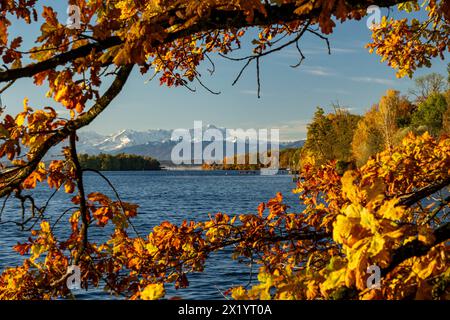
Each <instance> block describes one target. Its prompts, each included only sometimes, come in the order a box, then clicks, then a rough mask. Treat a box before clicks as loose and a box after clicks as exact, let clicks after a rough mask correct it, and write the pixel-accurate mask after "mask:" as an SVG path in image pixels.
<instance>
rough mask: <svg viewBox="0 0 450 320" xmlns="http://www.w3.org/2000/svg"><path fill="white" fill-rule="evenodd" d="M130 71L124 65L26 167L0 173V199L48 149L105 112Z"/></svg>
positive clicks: (31, 169) (30, 169)
mask: <svg viewBox="0 0 450 320" xmlns="http://www.w3.org/2000/svg"><path fill="white" fill-rule="evenodd" d="M132 69H133V65H125V66H123V67H121V68H120V70H119V72H118V74H117V77H116V79H115V80H114V81H113V83H112V84H111V86H110V87H109V88H108V90H107V91H106V92H105V94H104V95H103V96H102V97H101V98H100V99H98V100H97V102H96V104H94V105H93V106H92V107H91V108H90V109H89V111H87V112H86V113H84V114H82V115H80V116H79V117H78V118H77V119H75V120H71V121H69V122H68V123H67V124H66V126H64V127H63V128H61V129H59V130H57V131H56V132H55V133H54V134H52V135H51V136H50V137H49V138H48V139H47V140H46V141H45V142H43V143H42V144H41V145H40V146H39V147H38V148H37V150H35V151H34V152H33V153H32V154H31V159H30V161H29V162H28V163H27V165H25V166H22V167H18V168H14V169H12V170H9V171H6V172H3V173H1V174H0V197H3V196H5V195H7V194H9V193H11V192H12V191H13V190H14V189H16V188H18V187H19V186H20V184H21V183H22V182H23V181H24V180H25V179H26V178H27V177H28V176H29V175H30V174H31V173H32V172H33V171H34V170H35V169H36V167H37V165H38V164H39V162H40V161H41V160H42V158H43V157H44V156H45V154H46V153H47V151H48V150H49V149H50V148H52V147H53V146H55V145H57V144H58V143H60V142H61V141H63V140H64V139H66V138H67V137H68V136H69V135H70V134H71V133H72V132H75V131H76V130H78V129H80V128H82V127H84V126H87V125H88V124H90V123H91V122H92V121H93V120H94V119H95V118H96V117H97V116H98V115H99V114H100V113H101V112H102V111H103V110H105V109H106V108H107V107H108V105H109V104H110V103H111V101H112V100H113V99H114V98H115V97H116V96H117V95H118V94H119V93H120V91H121V90H122V88H123V86H124V85H125V83H126V81H127V79H128V76H129V75H130V73H131V71H132Z"/></svg>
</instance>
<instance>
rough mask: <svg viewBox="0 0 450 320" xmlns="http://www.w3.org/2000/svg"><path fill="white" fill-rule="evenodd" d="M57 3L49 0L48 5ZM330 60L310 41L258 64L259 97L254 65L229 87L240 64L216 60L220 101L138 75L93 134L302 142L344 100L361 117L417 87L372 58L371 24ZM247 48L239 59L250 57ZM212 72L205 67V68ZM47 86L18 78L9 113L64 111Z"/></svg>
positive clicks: (343, 33) (438, 65) (442, 65)
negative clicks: (257, 134)
mask: <svg viewBox="0 0 450 320" xmlns="http://www.w3.org/2000/svg"><path fill="white" fill-rule="evenodd" d="M52 3H56V1H48V2H46V5H51V4H52ZM64 3H65V2H64V1H58V4H57V5H56V8H57V9H58V11H59V13H60V14H59V16H58V17H59V19H60V21H62V22H64V21H65V20H66V18H67V15H66V14H65V5H64ZM10 31H12V33H14V34H24V33H25V34H26V37H25V45H28V46H29V45H31V41H32V39H34V38H35V35H36V33H37V31H36V30H33V27H30V26H27V25H24V24H22V23H15V24H13V26H12V28H11V29H10ZM329 39H330V42H331V46H332V55H328V52H327V49H326V44H325V43H324V41H323V40H321V39H319V38H317V37H315V36H312V35H305V37H304V38H303V39H302V40H301V48H302V50H303V52H304V54H305V56H306V60H305V61H304V64H303V65H302V66H301V67H299V68H296V69H293V68H291V67H290V65H293V64H296V63H297V62H298V54H297V53H296V50H295V48H287V49H285V50H284V51H282V52H280V53H277V54H273V55H270V56H268V57H266V58H264V59H263V60H261V89H262V96H261V98H260V99H258V98H257V95H256V89H257V85H256V70H255V65H254V64H253V65H252V66H250V67H249V68H248V69H247V71H246V72H245V73H244V75H243V77H242V78H241V80H240V81H239V82H238V83H237V84H236V85H235V86H232V85H231V84H232V82H233V80H234V78H235V77H236V75H237V73H238V72H239V70H240V68H241V67H242V63H239V62H231V61H228V60H225V59H223V58H220V57H215V58H214V61H215V64H216V72H215V74H214V75H213V76H209V74H208V72H206V71H205V72H203V73H202V74H203V77H202V81H203V82H204V83H205V84H207V85H208V86H209V87H210V88H211V89H213V90H216V91H221V94H220V95H218V96H216V95H212V94H211V93H209V92H207V91H206V90H204V89H203V88H201V87H200V85H198V84H194V85H192V86H193V87H196V88H197V92H195V93H192V92H190V91H188V90H187V89H186V88H183V87H179V88H167V87H161V86H159V81H158V79H154V80H153V81H152V82H148V81H147V80H148V79H149V77H150V76H151V74H148V75H144V76H142V75H141V74H140V73H139V72H138V71H137V70H135V72H134V73H133V74H132V76H131V78H130V79H129V81H128V83H127V84H126V86H125V88H124V90H123V91H122V93H121V94H120V96H119V97H118V98H116V100H115V101H114V102H113V103H112V104H111V105H110V107H109V108H108V109H107V110H106V111H105V112H104V113H103V114H102V115H101V116H100V117H99V118H98V119H96V120H95V121H94V122H93V123H92V124H91V126H90V127H89V130H94V131H97V132H99V133H102V134H109V133H113V132H116V131H118V130H121V129H134V130H146V129H156V128H163V129H174V128H191V127H193V124H194V121H195V120H201V121H203V123H204V124H207V123H210V124H215V125H217V126H222V127H227V128H244V129H247V128H279V129H280V137H281V138H282V139H283V140H297V139H302V138H304V137H305V136H306V124H307V123H308V122H309V121H310V119H311V117H312V115H313V114H314V111H315V109H316V107H317V106H322V107H324V108H325V109H326V110H329V111H331V110H332V108H331V104H332V103H335V102H339V104H340V105H341V106H344V107H347V108H349V109H350V110H351V111H352V112H354V113H358V114H361V113H364V112H365V111H366V110H368V109H369V108H370V107H371V106H372V105H373V104H374V103H376V102H377V101H378V100H379V98H380V97H381V96H382V95H383V94H384V92H385V91H386V90H387V89H389V88H394V89H397V90H400V91H402V92H403V93H407V90H408V89H409V88H411V87H412V85H413V81H412V80H411V79H397V78H396V76H395V71H394V70H393V69H391V68H389V67H388V66H387V65H386V64H382V63H380V57H379V56H376V55H371V54H369V53H368V51H367V49H365V48H364V45H365V44H366V43H367V42H369V41H370V30H369V29H367V27H366V21H365V20H362V21H359V22H346V23H344V24H342V25H341V24H339V25H338V26H337V28H336V29H335V31H334V33H333V34H332V35H330V37H329ZM248 49H249V48H248V47H246V48H244V49H243V50H241V51H240V52H236V53H235V54H234V56H236V57H238V56H244V55H246V54H248V53H249V50H248ZM447 62H448V59H447V61H441V60H440V59H436V60H435V61H434V63H433V66H432V68H431V69H422V70H419V71H418V72H416V74H415V76H420V75H423V74H427V73H430V72H440V73H442V74H445V73H446V63H447ZM206 67H209V65H208V62H205V63H204V66H203V67H202V69H203V70H204V69H205V68H206ZM46 91H47V89H46V87H45V86H44V87H41V88H36V87H34V86H33V84H32V80H31V79H21V80H19V81H17V82H16V84H15V85H14V86H13V87H12V88H10V89H9V90H8V91H7V92H5V93H4V94H3V96H2V99H3V103H4V105H6V106H7V111H8V113H16V112H18V111H19V110H21V109H22V101H23V98H24V97H28V98H29V99H30V102H29V103H30V105H31V106H36V107H42V106H46V105H50V106H53V107H56V109H57V110H62V107H61V106H58V105H56V104H55V103H54V102H53V100H50V99H47V98H45V92H46Z"/></svg>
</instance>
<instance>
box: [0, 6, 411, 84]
mask: <svg viewBox="0 0 450 320" xmlns="http://www.w3.org/2000/svg"><path fill="white" fill-rule="evenodd" d="M348 2H351V5H352V7H353V8H354V9H355V10H357V9H364V8H366V7H367V6H368V5H370V4H376V5H378V6H380V7H391V6H393V5H396V4H398V3H402V2H405V1H404V0H382V1H362V0H354V1H348ZM265 9H266V12H267V15H264V14H263V13H261V12H255V17H254V19H253V20H252V21H251V22H249V21H247V19H246V18H247V16H246V13H245V12H244V11H238V10H234V11H231V10H223V9H217V8H216V9H212V12H211V14H210V15H209V16H208V18H207V19H206V20H205V21H201V22H199V23H197V24H194V25H192V26H190V27H188V28H186V29H182V30H179V31H175V32H173V33H170V34H168V35H167V37H166V38H165V39H164V40H163V41H162V42H161V41H159V40H155V41H154V43H152V45H153V46H154V47H157V46H159V45H162V44H167V43H171V42H173V41H175V40H177V39H180V38H183V37H186V36H189V35H193V34H196V33H199V32H208V31H211V30H223V29H230V28H246V27H254V26H265V25H273V24H277V23H289V22H293V21H306V20H315V19H317V18H318V17H319V16H320V14H321V12H322V10H321V8H316V9H313V10H311V11H310V12H309V13H307V14H300V15H298V14H295V13H294V11H295V9H296V6H295V5H294V4H292V3H290V4H282V5H270V4H266V5H265ZM333 11H334V10H333ZM164 15H165V16H166V17H167V18H166V19H165V21H157V23H155V24H157V25H158V26H161V25H165V24H167V22H168V21H170V20H171V19H175V21H178V20H180V19H179V18H177V16H176V15H175V13H171V12H169V13H164ZM162 16H163V15H162ZM163 17H164V16H163ZM159 20H161V19H159ZM180 22H183V21H180ZM172 24H173V23H172ZM123 43H124V41H123V39H121V38H120V37H118V36H111V37H109V38H106V39H104V40H99V41H97V42H94V43H90V44H87V45H84V46H81V47H78V48H76V49H72V50H70V51H68V52H64V53H61V54H59V55H56V56H54V57H52V58H50V59H47V60H44V61H41V62H37V63H33V64H29V65H27V66H25V67H23V68H17V69H10V70H7V71H4V72H0V82H6V81H12V80H16V79H19V78H25V77H32V76H34V75H35V74H37V73H39V72H43V71H46V70H50V69H54V68H56V67H57V66H61V65H64V64H66V63H68V62H70V61H73V60H75V59H77V58H81V57H85V56H87V55H88V54H90V53H91V52H92V51H93V50H95V51H99V52H101V51H103V50H106V49H108V48H111V47H114V46H117V45H122V44H123Z"/></svg>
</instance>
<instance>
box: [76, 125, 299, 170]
mask: <svg viewBox="0 0 450 320" xmlns="http://www.w3.org/2000/svg"><path fill="white" fill-rule="evenodd" d="M206 129H215V130H218V131H219V132H220V133H221V134H222V136H223V140H227V139H228V141H232V142H234V143H235V145H236V143H237V142H238V141H239V140H238V139H236V137H227V136H226V129H225V128H220V127H216V126H214V125H207V126H204V127H203V130H206ZM218 131H216V132H218ZM172 132H173V130H166V129H149V130H146V131H135V130H121V131H119V132H117V133H114V134H110V135H102V134H99V133H97V132H94V131H81V132H79V133H78V137H79V142H78V144H77V151H78V153H87V154H91V155H96V154H100V153H106V154H118V153H128V154H136V155H141V156H150V157H153V158H156V159H158V160H160V161H169V160H170V158H171V153H172V149H173V147H174V146H175V145H176V144H177V143H178V142H179V140H178V139H172ZM203 132H204V131H203ZM189 133H190V135H191V137H194V129H190V130H189ZM200 140H203V139H200ZM210 143H211V141H210V140H207V139H205V140H204V141H203V142H202V141H199V139H195V138H194V139H193V140H192V145H193V146H194V145H195V144H201V145H202V149H203V148H205V147H206V146H207V145H209V144H210ZM279 144H280V150H283V149H286V148H299V147H301V146H303V144H304V140H298V141H286V142H282V141H280V142H279ZM269 148H270V145H269ZM235 149H236V147H235ZM246 151H247V152H255V151H257V150H252V146H250V145H248V143H247V144H246Z"/></svg>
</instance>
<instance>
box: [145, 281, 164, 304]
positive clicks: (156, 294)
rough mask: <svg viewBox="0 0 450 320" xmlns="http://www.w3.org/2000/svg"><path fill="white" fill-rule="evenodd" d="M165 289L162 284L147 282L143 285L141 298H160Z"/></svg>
mask: <svg viewBox="0 0 450 320" xmlns="http://www.w3.org/2000/svg"><path fill="white" fill-rule="evenodd" d="M165 294H166V291H165V290H164V284H162V283H155V284H149V285H148V286H146V287H145V289H144V290H143V291H142V292H141V299H142V300H157V299H161V298H163V297H164V296H165Z"/></svg>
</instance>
